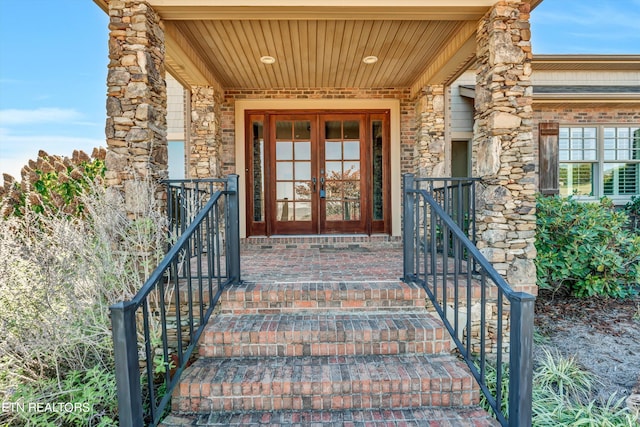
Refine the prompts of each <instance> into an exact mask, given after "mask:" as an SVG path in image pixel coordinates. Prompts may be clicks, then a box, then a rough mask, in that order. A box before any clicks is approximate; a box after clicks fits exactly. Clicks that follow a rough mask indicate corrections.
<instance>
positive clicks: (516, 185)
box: [473, 0, 538, 293]
mask: <svg viewBox="0 0 640 427" xmlns="http://www.w3.org/2000/svg"><path fill="white" fill-rule="evenodd" d="M529 12H530V5H529V3H527V2H525V1H520V0H506V1H500V2H497V3H496V4H495V5H494V6H493V8H492V9H491V11H489V12H488V13H487V15H485V17H484V18H483V19H482V20H481V21H480V23H479V28H478V32H477V46H478V47H477V58H478V66H477V70H478V71H477V76H476V101H475V104H476V105H475V110H476V111H475V127H474V138H473V167H474V176H478V177H480V178H482V183H481V185H480V189H479V191H478V204H477V219H478V247H479V248H480V250H481V252H482V253H483V254H484V255H485V256H486V257H487V258H488V259H489V260H490V261H491V262H492V264H493V265H494V266H495V268H496V269H497V270H498V272H500V273H501V274H502V275H503V276H504V277H505V278H506V279H507V281H508V282H509V284H510V285H512V286H513V287H514V288H515V289H518V290H522V291H526V292H533V293H535V292H536V289H537V288H536V268H535V264H534V258H535V256H536V250H535V246H534V240H535V228H536V200H535V195H536V192H537V188H538V187H537V177H536V170H537V167H538V153H537V150H536V145H535V144H534V141H533V133H532V127H533V109H532V87H531V81H530V77H531V56H532V54H531V43H530V36H531V32H530V29H529Z"/></svg>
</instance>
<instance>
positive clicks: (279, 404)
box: [172, 354, 479, 413]
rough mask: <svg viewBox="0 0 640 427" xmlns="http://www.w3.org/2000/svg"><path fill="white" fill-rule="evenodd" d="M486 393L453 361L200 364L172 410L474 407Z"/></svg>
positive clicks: (396, 358)
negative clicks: (480, 396) (481, 394)
mask: <svg viewBox="0 0 640 427" xmlns="http://www.w3.org/2000/svg"><path fill="white" fill-rule="evenodd" d="M478 401H479V388H478V386H477V384H476V383H475V381H473V378H472V376H471V375H470V373H469V371H468V369H467V368H466V366H465V365H464V364H463V363H462V362H460V361H459V360H457V359H456V358H455V357H453V356H451V355H444V354H443V355H422V354H410V355H368V356H337V357H335V356H333V357H330V356H309V357H266V358H265V357H258V358H232V359H216V358H201V359H199V360H197V361H196V362H194V364H193V365H191V366H190V367H189V368H188V369H187V370H186V371H185V372H184V374H183V377H182V380H181V383H180V385H179V387H178V388H177V389H176V391H175V392H174V396H173V399H172V404H173V410H174V411H178V412H183V413H209V412H211V411H223V410H224V411H263V410H264V411H279V410H334V411H335V410H345V409H403V408H412V407H421V406H442V407H452V406H469V405H475V404H477V403H478Z"/></svg>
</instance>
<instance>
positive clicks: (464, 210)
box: [414, 177, 480, 243]
mask: <svg viewBox="0 0 640 427" xmlns="http://www.w3.org/2000/svg"><path fill="white" fill-rule="evenodd" d="M478 181H480V179H479V178H417V177H416V178H414V183H415V188H416V189H419V190H426V191H427V192H428V193H430V194H431V195H432V196H433V198H434V199H435V201H436V202H438V203H439V204H440V206H442V209H444V211H445V212H446V213H447V214H448V215H449V216H450V217H451V218H452V219H453V221H454V222H455V223H456V224H457V225H458V227H460V229H461V230H463V231H464V232H465V233H466V234H467V237H469V239H470V240H471V241H472V242H473V243H475V242H476V182H478Z"/></svg>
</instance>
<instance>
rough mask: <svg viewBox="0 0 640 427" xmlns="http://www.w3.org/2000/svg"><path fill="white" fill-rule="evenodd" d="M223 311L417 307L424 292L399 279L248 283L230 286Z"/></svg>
mask: <svg viewBox="0 0 640 427" xmlns="http://www.w3.org/2000/svg"><path fill="white" fill-rule="evenodd" d="M220 301H221V312H222V313H233V314H270V313H282V312H295V311H301V310H303V311H313V310H320V311H322V312H326V311H328V310H332V311H345V310H354V309H355V310H359V311H361V310H376V311H378V310H416V309H422V308H424V305H425V293H424V290H422V289H420V288H419V287H418V286H416V285H405V284H402V283H399V282H395V281H394V282H375V283H360V282H310V283H272V284H255V283H245V284H242V285H236V286H231V287H230V288H229V289H227V290H225V291H224V292H223V294H222V296H221V298H220Z"/></svg>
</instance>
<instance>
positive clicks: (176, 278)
mask: <svg viewBox="0 0 640 427" xmlns="http://www.w3.org/2000/svg"><path fill="white" fill-rule="evenodd" d="M224 181H225V182H224V183H223V184H224V189H222V190H217V191H212V192H210V193H208V196H207V200H206V201H204V200H203V203H202V206H201V207H200V209H199V210H198V211H197V212H195V213H194V214H193V215H191V212H189V213H188V214H187V211H184V212H182V213H181V215H183V216H181V217H180V230H181V231H180V234H179V237H178V238H177V241H176V242H175V244H174V245H173V246H172V247H171V248H170V249H169V251H168V252H167V254H166V256H165V258H164V259H163V260H162V261H161V262H160V264H159V265H158V267H157V268H156V269H155V270H154V271H153V273H152V274H151V276H150V277H149V279H148V280H147V281H146V283H145V284H144V285H143V287H142V289H140V291H139V292H138V293H137V294H136V296H135V297H134V298H132V299H131V300H130V301H124V302H120V303H117V304H115V305H113V306H112V307H111V321H112V328H113V342H114V351H115V364H116V382H117V388H118V412H119V419H120V426H124V427H128V426H132V427H134V426H135V427H138V426H142V425H152V426H155V425H157V424H158V423H159V422H160V420H161V418H162V416H163V415H164V413H165V411H166V410H167V409H168V408H170V406H168V404H169V401H170V399H171V393H172V390H173V389H174V388H175V387H176V385H177V383H178V380H179V378H180V375H181V374H182V372H183V371H184V369H185V368H186V367H187V366H188V364H189V363H190V361H191V358H192V355H193V351H194V349H195V348H196V345H197V342H198V339H199V337H200V335H201V334H202V331H203V330H204V327H205V325H206V323H207V321H208V319H209V317H210V316H211V313H212V312H213V309H214V307H215V305H216V304H217V302H218V300H219V298H220V295H221V294H222V291H223V290H224V288H225V287H226V286H227V285H228V284H231V283H237V282H239V281H240V234H239V228H238V224H239V222H238V220H239V216H238V215H239V212H238V175H230V176H228V177H227V178H226V179H225V180H224ZM207 182H209V181H207ZM213 183H220V180H215V181H213V182H211V185H213ZM208 185H209V184H208ZM209 188H212V187H209ZM170 194H171V188H170ZM181 194H184V193H181V192H178V193H177V196H176V199H177V198H178V196H180V195H181ZM180 197H181V196H180ZM169 200H172V199H171V198H170V199H169ZM174 218H175V217H174Z"/></svg>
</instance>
